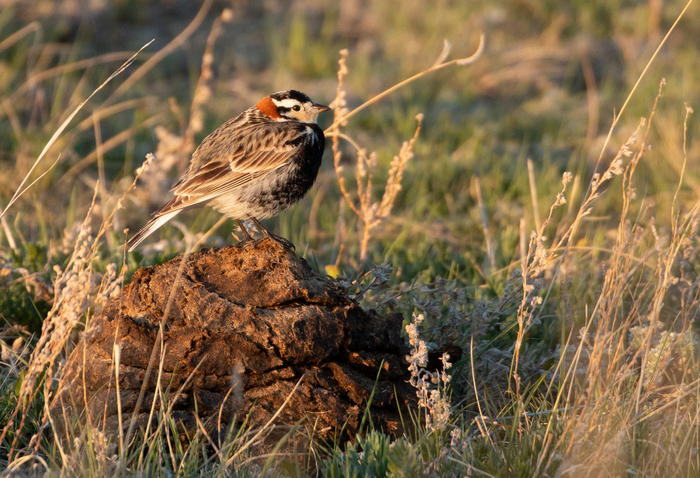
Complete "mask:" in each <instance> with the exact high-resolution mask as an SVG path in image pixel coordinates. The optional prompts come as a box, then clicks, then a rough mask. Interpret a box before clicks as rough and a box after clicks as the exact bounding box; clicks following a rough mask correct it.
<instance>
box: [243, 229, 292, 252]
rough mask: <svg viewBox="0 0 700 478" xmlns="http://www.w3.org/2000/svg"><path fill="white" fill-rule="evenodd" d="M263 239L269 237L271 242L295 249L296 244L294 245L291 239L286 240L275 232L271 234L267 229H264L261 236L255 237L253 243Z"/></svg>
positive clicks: (258, 242)
mask: <svg viewBox="0 0 700 478" xmlns="http://www.w3.org/2000/svg"><path fill="white" fill-rule="evenodd" d="M265 239H270V240H271V241H272V242H276V243H277V244H279V245H280V246H282V247H284V248H285V249H292V250H293V251H295V250H296V246H294V244H293V243H292V242H291V241H288V240H287V239H285V238H284V237H280V236H278V235H276V234H272V233H271V232H268V231H264V232H263V236H262V237H261V238H259V239H255V241H254V242H253V244H255V245H256V246H257V245H258V244H260V243H261V242H262V241H264V240H265Z"/></svg>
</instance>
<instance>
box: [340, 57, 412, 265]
mask: <svg viewBox="0 0 700 478" xmlns="http://www.w3.org/2000/svg"><path fill="white" fill-rule="evenodd" d="M340 55H341V56H340V60H339V61H338V64H339V65H340V68H339V69H338V89H337V92H336V98H335V100H334V101H333V103H332V106H333V108H334V118H335V120H336V121H335V123H334V125H335V126H334V127H333V129H332V130H331V137H332V139H333V165H334V166H335V171H336V175H337V177H338V184H339V186H340V191H341V192H342V194H343V197H344V198H345V201H347V203H348V205H349V206H350V208H351V209H352V211H353V212H354V213H355V214H356V215H357V217H359V218H360V219H361V220H362V222H363V224H364V229H363V234H362V238H361V240H360V260H361V261H365V260H366V259H367V247H368V245H369V239H370V237H371V234H372V230H373V229H375V228H376V227H378V226H379V225H380V224H381V223H382V222H383V221H384V220H385V219H386V218H387V217H388V216H389V215H390V214H391V209H392V208H393V206H394V202H395V201H396V196H397V195H398V193H399V191H400V190H401V181H402V180H403V173H404V171H405V169H406V165H407V164H408V161H410V160H411V158H413V145H414V144H415V142H416V139H417V138H418V134H419V133H420V129H421V122H422V121H423V115H422V114H419V115H417V116H416V120H417V121H418V126H417V127H416V132H415V133H414V135H413V138H411V139H410V140H409V141H404V143H403V144H402V145H401V149H400V151H399V154H398V155H396V156H394V159H393V160H392V161H391V165H390V167H389V177H388V178H387V181H386V185H385V186H384V194H383V195H382V198H381V200H379V201H375V200H374V199H373V189H372V186H373V184H372V181H373V179H374V174H375V172H376V170H377V155H376V153H370V154H369V156H368V155H367V153H366V151H365V150H364V149H362V148H360V146H358V145H357V143H355V142H354V141H353V140H352V139H351V138H350V137H348V136H346V135H344V134H341V133H340V126H343V125H345V122H344V121H341V120H340V119H341V118H342V117H344V116H346V115H347V109H346V104H347V103H346V101H345V96H346V92H345V90H344V88H343V79H344V77H345V75H346V74H347V72H348V70H347V66H346V57H347V50H342V51H341V52H340ZM340 138H343V139H345V140H346V141H348V142H349V143H350V144H351V145H353V146H354V147H355V149H356V152H357V164H356V169H355V180H356V184H357V200H355V199H353V197H352V196H351V195H350V193H349V192H348V189H347V187H346V184H345V178H344V177H343V166H342V165H341V158H342V153H341V151H340V141H339V139H340Z"/></svg>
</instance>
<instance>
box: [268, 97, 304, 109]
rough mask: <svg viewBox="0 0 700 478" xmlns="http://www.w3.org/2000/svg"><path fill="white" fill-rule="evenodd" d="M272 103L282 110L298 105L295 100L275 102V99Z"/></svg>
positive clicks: (288, 99)
mask: <svg viewBox="0 0 700 478" xmlns="http://www.w3.org/2000/svg"><path fill="white" fill-rule="evenodd" d="M272 101H274V103H275V104H276V105H277V106H281V107H282V108H291V107H292V106H294V105H298V104H299V102H298V101H297V100H294V99H292V98H287V99H284V100H276V99H274V98H272Z"/></svg>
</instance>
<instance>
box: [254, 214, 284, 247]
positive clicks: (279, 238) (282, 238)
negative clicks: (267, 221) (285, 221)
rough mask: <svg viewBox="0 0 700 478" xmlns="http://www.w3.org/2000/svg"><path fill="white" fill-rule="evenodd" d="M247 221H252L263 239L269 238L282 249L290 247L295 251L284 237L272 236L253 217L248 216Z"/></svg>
mask: <svg viewBox="0 0 700 478" xmlns="http://www.w3.org/2000/svg"><path fill="white" fill-rule="evenodd" d="M248 219H250V220H251V221H253V223H254V224H255V226H256V227H257V228H258V229H260V232H262V233H263V237H269V238H270V239H272V240H273V241H275V242H276V243H278V244H280V245H281V246H283V247H286V248H290V247H291V248H292V249H296V247H294V244H292V243H291V242H290V241H288V240H287V239H285V238H284V237H280V236H276V235H275V234H272V233H271V232H270V231H268V230H267V229H266V228H265V226H263V225H262V223H261V222H260V221H258V220H257V219H255V218H254V217H253V216H248Z"/></svg>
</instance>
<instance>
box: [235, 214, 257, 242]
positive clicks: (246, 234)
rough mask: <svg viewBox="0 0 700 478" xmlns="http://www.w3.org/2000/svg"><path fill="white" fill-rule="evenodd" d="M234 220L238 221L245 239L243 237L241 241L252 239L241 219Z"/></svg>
mask: <svg viewBox="0 0 700 478" xmlns="http://www.w3.org/2000/svg"><path fill="white" fill-rule="evenodd" d="M236 221H238V227H240V228H241V232H242V233H243V236H244V237H245V239H243V242H248V241H252V240H253V237H252V236H251V235H250V233H249V232H248V229H246V227H245V224H243V221H241V220H240V219H236Z"/></svg>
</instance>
